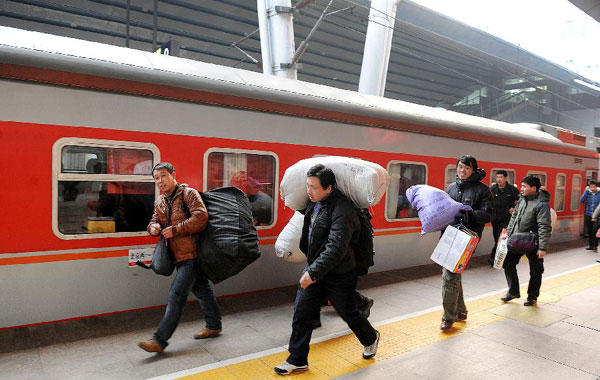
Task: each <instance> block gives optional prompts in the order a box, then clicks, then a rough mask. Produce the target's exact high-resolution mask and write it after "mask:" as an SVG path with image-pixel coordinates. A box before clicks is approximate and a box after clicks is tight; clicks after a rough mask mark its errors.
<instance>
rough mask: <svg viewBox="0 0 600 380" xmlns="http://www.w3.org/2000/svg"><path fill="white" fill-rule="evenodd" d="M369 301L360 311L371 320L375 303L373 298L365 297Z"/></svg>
mask: <svg viewBox="0 0 600 380" xmlns="http://www.w3.org/2000/svg"><path fill="white" fill-rule="evenodd" d="M365 298H366V299H367V301H366V302H365V303H364V304H363V305H362V306H361V307H360V309H359V311H360V313H361V314H362V315H363V317H365V319H369V316H370V315H371V308H372V307H373V303H374V302H375V301H374V300H373V298H369V297H365Z"/></svg>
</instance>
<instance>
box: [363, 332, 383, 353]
mask: <svg viewBox="0 0 600 380" xmlns="http://www.w3.org/2000/svg"><path fill="white" fill-rule="evenodd" d="M375 333H377V339H375V343H373V344H372V345H370V346H365V349H364V351H363V358H365V359H371V358H372V357H374V356H375V354H376V353H377V346H378V345H379V331H377V330H375Z"/></svg>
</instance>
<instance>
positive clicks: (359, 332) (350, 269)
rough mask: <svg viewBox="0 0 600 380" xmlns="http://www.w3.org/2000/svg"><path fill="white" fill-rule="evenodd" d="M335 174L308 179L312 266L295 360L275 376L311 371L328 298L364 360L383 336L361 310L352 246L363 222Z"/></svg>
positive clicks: (307, 238) (306, 228) (297, 323)
mask: <svg viewBox="0 0 600 380" xmlns="http://www.w3.org/2000/svg"><path fill="white" fill-rule="evenodd" d="M335 186H336V181H335V175H334V174H333V171H332V170H331V169H329V168H326V167H325V166H323V165H315V166H313V167H312V168H310V170H309V171H308V173H307V179H306V192H307V193H308V197H309V198H310V200H311V203H310V205H309V206H308V208H307V209H306V210H305V214H304V225H303V228H302V237H301V239H300V249H301V250H302V252H304V253H305V254H306V257H307V265H306V267H305V269H304V271H303V273H302V277H301V278H300V289H298V293H297V295H296V302H295V309H294V317H293V321H292V336H291V337H290V343H289V348H288V351H289V352H290V355H289V356H288V358H287V360H286V361H285V362H283V363H282V364H280V365H278V366H277V367H275V372H276V373H278V374H280V375H286V374H289V373H292V372H297V371H306V370H307V369H308V351H309V345H310V338H311V335H312V331H313V326H312V322H313V318H314V316H315V315H316V314H317V313H318V312H319V307H320V306H321V302H322V300H323V298H324V297H327V298H328V299H329V300H330V301H331V303H332V305H333V307H334V308H335V310H336V311H337V312H338V314H339V315H340V317H342V319H343V320H344V321H345V322H346V323H347V324H348V327H350V329H351V330H352V331H353V332H354V334H355V335H356V337H357V338H358V340H359V341H360V343H361V344H362V345H363V346H364V350H363V358H365V359H371V358H372V357H374V356H375V354H376V352H377V345H378V343H379V332H378V331H377V330H375V329H374V328H373V326H371V324H370V323H369V321H368V320H367V319H366V318H365V317H364V316H363V315H362V313H361V312H360V311H359V310H358V308H357V306H356V302H355V300H354V292H355V290H356V272H355V270H354V269H355V266H356V261H355V258H354V252H353V250H352V248H351V247H352V245H353V244H352V243H355V242H357V241H358V237H359V232H360V222H359V220H358V215H357V214H356V211H355V210H354V204H352V202H351V201H350V200H349V199H348V198H346V196H345V195H344V194H342V193H341V192H340V191H339V190H338V189H336V187H335Z"/></svg>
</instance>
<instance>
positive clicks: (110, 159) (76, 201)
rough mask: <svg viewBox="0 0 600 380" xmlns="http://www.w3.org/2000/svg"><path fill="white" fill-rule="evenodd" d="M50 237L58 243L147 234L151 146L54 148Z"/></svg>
mask: <svg viewBox="0 0 600 380" xmlns="http://www.w3.org/2000/svg"><path fill="white" fill-rule="evenodd" d="M53 155H54V159H53V167H54V172H55V173H56V181H55V183H54V186H53V225H52V228H53V230H54V233H55V234H56V235H57V236H59V237H61V238H63V239H80V238H96V237H112V236H141V235H146V234H147V232H146V227H147V226H148V222H149V221H150V218H151V217H152V213H153V211H154V199H155V197H156V189H155V186H154V180H153V178H152V167H153V165H154V164H155V163H158V160H159V159H160V157H159V154H158V149H157V148H156V147H155V146H154V145H152V144H144V143H135V142H121V141H109V140H91V139H77V138H63V139H60V140H58V141H57V142H56V143H55V144H54V151H53Z"/></svg>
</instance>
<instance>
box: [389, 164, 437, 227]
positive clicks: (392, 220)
mask: <svg viewBox="0 0 600 380" xmlns="http://www.w3.org/2000/svg"><path fill="white" fill-rule="evenodd" d="M394 164H409V165H418V166H422V167H424V168H425V183H422V184H418V185H426V184H427V183H428V182H429V181H428V174H429V167H428V166H427V164H426V163H425V162H418V161H403V160H391V161H389V162H388V164H387V168H386V169H387V171H388V173H389V172H390V168H391V165H394ZM390 183H391V180H390ZM389 194H390V192H389V185H388V189H387V190H386V192H385V211H384V217H385V220H386V221H388V222H398V221H402V220H414V219H415V218H417V217H414V216H413V217H405V218H388V213H387V210H388V205H389Z"/></svg>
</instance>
